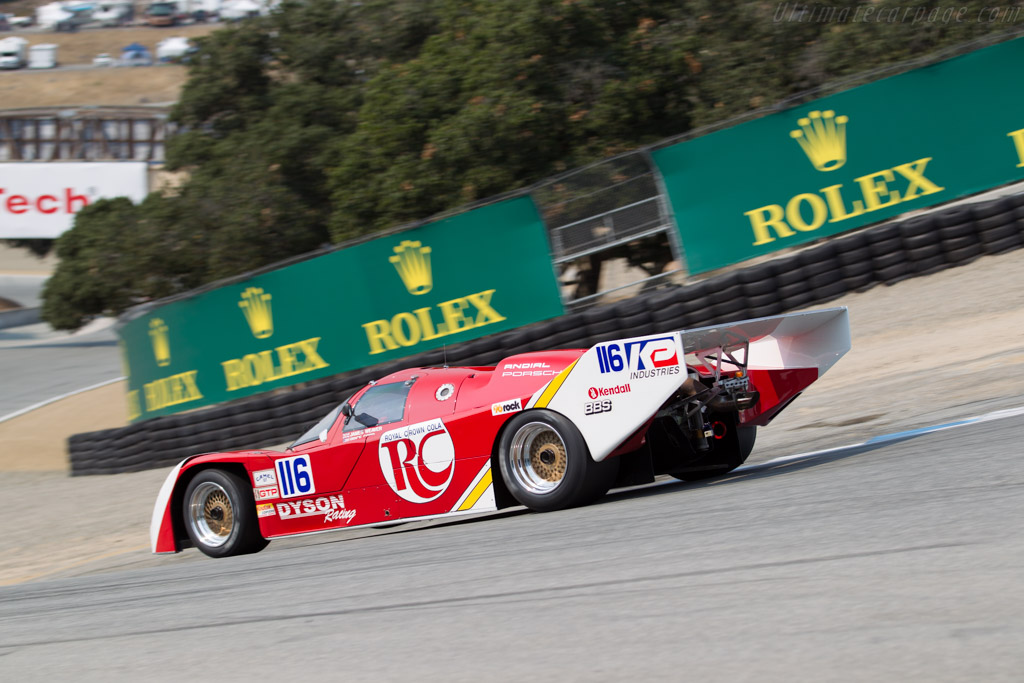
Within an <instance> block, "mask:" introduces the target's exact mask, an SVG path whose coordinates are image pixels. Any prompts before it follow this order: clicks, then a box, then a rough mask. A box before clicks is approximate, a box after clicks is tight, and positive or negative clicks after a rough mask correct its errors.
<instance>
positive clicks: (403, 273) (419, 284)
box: [388, 240, 434, 296]
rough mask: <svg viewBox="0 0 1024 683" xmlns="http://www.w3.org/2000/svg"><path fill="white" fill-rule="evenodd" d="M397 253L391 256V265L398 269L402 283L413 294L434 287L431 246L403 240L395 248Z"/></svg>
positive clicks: (417, 294) (423, 292)
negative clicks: (431, 268)
mask: <svg viewBox="0 0 1024 683" xmlns="http://www.w3.org/2000/svg"><path fill="white" fill-rule="evenodd" d="M394 252H395V255H394V256H392V257H391V258H389V259H388V260H389V261H391V265H393V266H394V267H395V270H397V271H398V276H399V277H401V278H402V284H404V285H405V288H406V289H407V290H409V293H410V294H412V295H413V296H419V295H420V294H426V293H427V292H429V291H430V290H431V289H433V287H434V280H433V276H432V275H431V272H430V247H424V246H423V244H422V243H421V242H418V241H415V242H414V241H413V240H402V243H401V244H399V245H398V246H397V247H395V249H394Z"/></svg>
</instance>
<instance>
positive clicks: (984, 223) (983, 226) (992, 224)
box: [975, 210, 1017, 232]
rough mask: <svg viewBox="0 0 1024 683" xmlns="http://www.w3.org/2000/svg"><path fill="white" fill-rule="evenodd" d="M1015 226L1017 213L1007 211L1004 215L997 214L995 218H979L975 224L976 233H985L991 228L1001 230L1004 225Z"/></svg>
mask: <svg viewBox="0 0 1024 683" xmlns="http://www.w3.org/2000/svg"><path fill="white" fill-rule="evenodd" d="M1016 224H1017V211H1016V210H1012V211H1007V212H1006V213H997V214H996V215H995V216H989V217H988V218H979V219H978V220H977V221H976V222H975V226H976V227H977V231H978V232H987V231H989V230H992V229H993V228H1001V227H1002V226H1004V225H1014V226H1015V225H1016Z"/></svg>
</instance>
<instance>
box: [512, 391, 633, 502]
mask: <svg viewBox="0 0 1024 683" xmlns="http://www.w3.org/2000/svg"><path fill="white" fill-rule="evenodd" d="M498 462H499V465H500V467H501V476H502V479H503V480H504V482H505V485H506V486H507V487H508V490H509V493H511V494H512V497H513V498H515V499H516V500H517V501H519V503H520V504H522V505H525V506H526V507H528V508H530V509H531V510H534V511H536V512H550V511H553V510H562V509H565V508H570V507H575V506H577V505H586V504H587V503H590V502H593V501H594V500H596V499H598V498H600V497H601V496H603V495H604V494H605V493H607V492H608V489H609V488H611V486H612V483H613V482H614V481H615V475H616V474H618V470H619V461H618V459H617V458H608V459H606V460H604V461H603V462H595V461H594V459H593V458H592V457H590V449H588V448H587V443H586V441H584V440H583V435H582V434H580V430H579V429H577V428H576V425H574V424H573V423H572V422H571V421H570V420H569V419H568V418H567V417H565V416H563V415H560V414H559V413H556V412H553V411H550V410H531V411H528V412H525V413H520V414H519V415H516V416H515V417H514V418H512V419H511V420H509V423H508V426H507V427H506V429H505V431H504V433H503V434H502V436H501V440H500V442H499V444H498Z"/></svg>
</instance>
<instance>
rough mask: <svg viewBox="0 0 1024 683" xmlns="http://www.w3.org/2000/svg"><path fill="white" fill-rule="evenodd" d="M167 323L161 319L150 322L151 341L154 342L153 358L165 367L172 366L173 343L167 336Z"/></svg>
mask: <svg viewBox="0 0 1024 683" xmlns="http://www.w3.org/2000/svg"><path fill="white" fill-rule="evenodd" d="M167 329H168V328H167V323H165V322H164V321H163V320H161V319H160V318H153V319H152V320H150V321H149V339H150V341H151V342H153V357H154V358H156V364H157V365H159V366H160V367H165V366H167V365H170V364H171V341H170V339H169V338H168V336H167Z"/></svg>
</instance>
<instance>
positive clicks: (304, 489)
mask: <svg viewBox="0 0 1024 683" xmlns="http://www.w3.org/2000/svg"><path fill="white" fill-rule="evenodd" d="M275 469H276V470H277V481H278V483H279V488H280V490H281V497H282V498H294V497H295V496H304V495H306V494H308V493H315V492H316V486H315V484H314V483H313V467H312V466H311V465H310V464H309V456H308V455H296V456H294V457H291V458H281V459H280V460H278V461H277V463H275Z"/></svg>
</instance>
